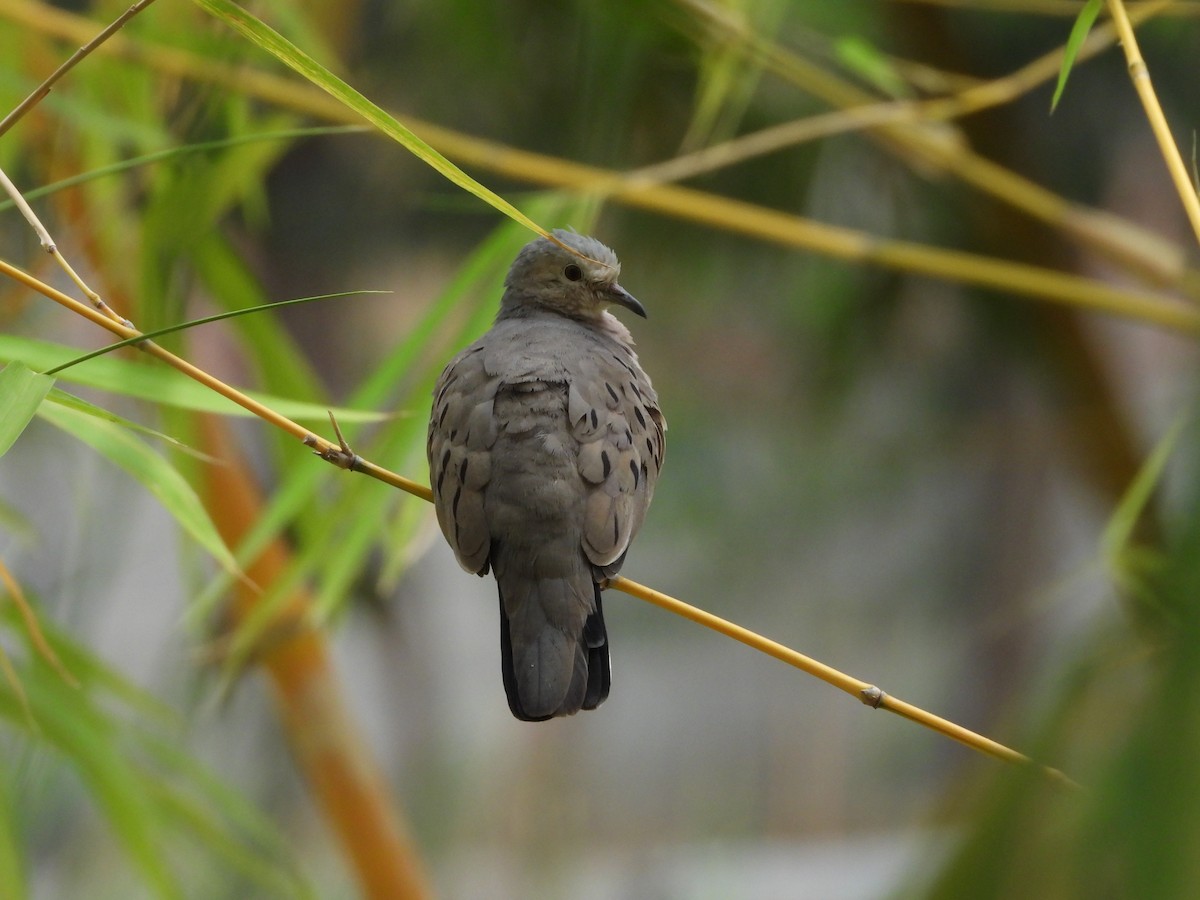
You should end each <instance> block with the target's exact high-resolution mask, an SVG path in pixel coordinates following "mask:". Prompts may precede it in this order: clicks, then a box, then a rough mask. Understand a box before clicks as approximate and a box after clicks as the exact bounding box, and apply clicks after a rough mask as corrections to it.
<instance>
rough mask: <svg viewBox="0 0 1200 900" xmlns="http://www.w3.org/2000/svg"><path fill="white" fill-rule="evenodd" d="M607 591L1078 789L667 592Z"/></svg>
mask: <svg viewBox="0 0 1200 900" xmlns="http://www.w3.org/2000/svg"><path fill="white" fill-rule="evenodd" d="M608 587H610V588H613V589H614V590H618V591H621V592H622V593H625V594H629V596H631V597H637V598H638V599H639V600H645V601H646V602H647V603H652V604H654V605H655V606H658V607H660V608H661V609H665V610H667V611H668V612H672V613H674V614H675V615H677V616H681V617H683V618H685V619H688V620H690V621H692V622H695V623H696V624H697V625H702V626H703V627H705V628H708V629H710V630H711V631H716V632H718V633H719V634H723V635H725V636H726V637H730V638H733V639H734V640H735V641H739V642H741V643H743V644H745V645H746V646H748V647H752V648H754V649H755V650H757V651H759V652H760V653H765V654H766V655H767V656H770V657H773V658H774V659H778V660H779V661H781V662H785V663H787V664H788V665H789V666H794V667H795V668H797V669H799V670H800V671H802V672H805V673H807V674H809V675H812V676H813V677H814V678H819V679H820V680H821V681H824V682H825V683H826V684H830V685H833V686H834V687H835V688H838V689H839V690H841V691H844V692H845V693H847V694H849V695H850V696H852V697H854V698H855V699H856V700H858V701H860V702H861V703H863V704H865V705H867V706H870V707H871V708H872V709H885V710H887V711H888V712H892V713H895V714H896V715H898V716H902V717H903V718H905V719H908V720H909V721H910V722H915V723H917V724H918V725H922V726H924V727H925V728H928V729H931V730H932V731H936V732H937V733H938V734H941V735H944V736H946V737H948V738H952V739H953V740H956V741H958V742H959V743H960V744H964V745H965V746H967V747H970V748H971V749H973V750H978V751H979V752H980V753H985V754H987V755H988V756H993V757H995V758H996V759H1001V760H1004V761H1005V762H1010V763H1019V764H1022V765H1037V766H1038V768H1039V769H1040V770H1041V771H1042V773H1043V774H1045V775H1047V776H1048V777H1050V778H1053V779H1054V780H1056V781H1058V782H1060V783H1062V784H1064V785H1068V786H1070V787H1075V788H1077V787H1079V785H1078V784H1076V783H1075V782H1074V781H1072V780H1071V779H1070V778H1068V777H1067V776H1066V775H1064V774H1063V773H1062V772H1060V771H1059V770H1058V769H1053V768H1050V767H1049V766H1044V765H1041V764H1035V763H1034V762H1033V760H1031V759H1030V758H1029V757H1028V756H1026V755H1025V754H1023V753H1018V752H1017V751H1016V750H1013V749H1010V748H1009V747H1006V746H1004V745H1003V744H1001V743H998V742H996V741H993V740H992V739H991V738H986V737H984V736H983V735H981V734H977V733H975V732H974V731H971V730H969V729H967V728H963V727H962V726H961V725H956V724H954V723H953V722H951V721H949V720H947V719H943V718H941V717H940V716H935V715H933V714H932V713H929V712H926V711H925V710H923V709H921V708H920V707H918V706H913V705H912V704H911V703H906V702H905V701H903V700H900V699H898V698H896V697H892V696H889V695H888V694H885V693H884V692H883V691H882V690H880V689H879V688H878V687H876V686H875V685H873V684H869V683H868V682H866V681H860V680H859V679H857V678H855V677H854V676H852V675H847V674H846V673H845V672H840V671H838V670H837V669H835V668H833V667H832V666H827V665H825V663H822V662H818V661H817V660H815V659H813V658H812V657H809V656H805V655H804V654H803V653H797V652H796V651H795V650H792V649H791V648H790V647H785V646H784V645H783V644H780V643H777V642H775V641H772V640H770V639H769V638H765V637H763V636H762V635H761V634H758V633H756V632H753V631H750V630H749V629H747V628H743V627H742V626H741V625H735V624H734V623H733V622H730V621H728V620H727V619H722V618H721V617H720V616H715V615H713V614H712V613H710V612H705V611H704V610H702V609H697V608H696V607H694V606H691V605H689V604H687V603H684V602H683V601H682V600H678V599H676V598H675V597H672V596H670V595H669V594H664V593H662V592H661V591H656V590H654V589H653V588H649V587H646V586H645V585H643V584H638V583H637V582H636V581H631V580H629V579H628V578H625V577H623V576H620V575H618V576H616V577H613V578H610V579H609V580H608Z"/></svg>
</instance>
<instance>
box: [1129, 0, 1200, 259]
mask: <svg viewBox="0 0 1200 900" xmlns="http://www.w3.org/2000/svg"><path fill="white" fill-rule="evenodd" d="M1108 11H1109V14H1110V15H1111V16H1112V19H1113V23H1114V25H1115V26H1116V29H1117V36H1118V37H1119V38H1120V41H1121V46H1122V47H1123V48H1124V49H1125V59H1126V61H1127V62H1128V64H1129V77H1130V78H1131V79H1132V80H1133V87H1134V89H1135V90H1136V91H1137V94H1138V98H1139V99H1140V100H1141V101H1142V108H1143V109H1145V111H1146V119H1147V120H1148V121H1149V122H1150V130H1151V131H1153V132H1154V139H1155V140H1156V141H1158V149H1159V150H1160V151H1161V152H1162V155H1163V160H1164V161H1165V162H1166V164H1167V172H1168V173H1170V175H1171V181H1172V182H1174V184H1175V190H1176V191H1178V192H1179V199H1180V200H1181V201H1182V202H1183V209H1184V211H1185V212H1186V213H1187V217H1188V221H1189V222H1190V223H1191V225H1192V230H1193V231H1194V232H1195V233H1196V241H1197V243H1200V195H1197V193H1196V187H1195V185H1193V184H1192V180H1191V178H1190V177H1189V176H1188V170H1187V166H1186V165H1184V163H1183V157H1182V156H1180V154H1179V148H1178V147H1177V146H1176V145H1175V138H1174V137H1173V136H1172V135H1171V126H1170V125H1169V124H1168V123H1167V117H1166V115H1164V114H1163V110H1162V106H1161V105H1159V102H1158V95H1157V94H1155V93H1154V85H1153V84H1152V83H1151V81H1150V69H1149V68H1147V66H1146V62H1145V60H1143V59H1142V51H1141V50H1140V49H1138V44H1137V38H1136V37H1135V36H1134V33H1133V25H1132V24H1131V23H1130V21H1129V16H1128V14H1127V13H1126V11H1125V4H1124V3H1122V2H1121V0H1108Z"/></svg>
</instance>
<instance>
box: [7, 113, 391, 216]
mask: <svg viewBox="0 0 1200 900" xmlns="http://www.w3.org/2000/svg"><path fill="white" fill-rule="evenodd" d="M366 130H367V128H366V126H363V125H322V126H317V127H313V128H287V129H283V130H276V131H260V132H256V133H254V134H239V135H237V136H236V137H230V138H222V139H220V140H215V141H197V142H196V143H194V144H183V145H181V146H179V147H168V148H166V149H165V150H156V151H155V152H153V153H145V154H142V155H141V156H133V157H130V158H129V159H123V160H121V161H120V162H116V163H112V164H111V165H107V166H98V167H96V168H95V169H91V170H89V171H87V172H80V173H79V174H78V175H72V176H71V177H70V178H63V179H61V180H59V181H53V182H51V183H50V184H45V185H42V186H41V187H36V188H30V189H29V190H22V191H21V194H22V196H24V197H25V199H26V200H28V201H32V200H37V199H38V198H39V197H48V196H50V195H51V194H56V193H58V192H59V191H65V190H66V189H67V188H72V187H78V186H79V185H81V184H87V183H88V182H91V181H96V180H97V179H100V178H108V177H109V176H112V175H120V174H122V173H124V172H129V171H132V170H134V169H140V168H142V167H144V166H149V165H153V164H154V163H159V162H169V161H171V160H175V159H178V158H180V157H185V156H189V155H192V154H196V153H211V152H212V151H213V150H227V149H229V148H232V147H238V146H241V145H242V144H257V143H271V142H274V141H298V140H301V139H303V138H308V137H323V136H325V135H331V134H361V133H362V132H364V131H366ZM14 205H15V204H14V203H13V201H11V200H0V212H4V211H5V210H6V209H9V208H11V207H13V206H14Z"/></svg>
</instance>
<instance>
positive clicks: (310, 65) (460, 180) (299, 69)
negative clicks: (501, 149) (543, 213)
mask: <svg viewBox="0 0 1200 900" xmlns="http://www.w3.org/2000/svg"><path fill="white" fill-rule="evenodd" d="M194 2H195V3H196V5H198V6H199V7H201V8H202V9H204V10H205V11H206V12H208V13H210V14H211V15H213V16H216V17H217V18H219V19H222V20H223V21H224V22H226V23H227V24H228V25H230V26H231V27H232V28H233V29H234V30H235V31H237V32H238V33H240V34H241V35H242V36H243V37H245V38H246V39H247V40H249V41H250V42H251V43H254V44H256V45H257V46H259V47H261V48H262V49H263V50H266V51H267V52H268V53H270V54H271V55H272V56H274V57H275V58H276V59H278V60H279V61H280V62H282V63H283V64H284V65H286V66H288V67H289V68H290V69H292V70H293V71H295V72H296V73H298V74H300V75H302V76H304V77H305V78H307V79H308V80H309V81H311V82H312V83H313V84H315V85H316V86H317V87H319V88H321V90H323V91H325V92H326V93H327V94H329V95H330V96H332V97H333V98H335V99H336V100H338V101H340V102H341V103H343V104H344V105H345V106H346V107H347V108H348V109H351V110H353V111H354V112H356V113H358V115H360V116H362V117H363V118H364V119H366V120H367V121H368V122H370V123H371V124H372V125H374V126H375V127H376V128H378V129H379V130H380V131H382V132H383V133H384V134H386V135H387V136H388V137H390V138H392V139H393V140H395V141H397V142H398V143H399V144H401V145H402V146H403V147H404V148H405V149H407V150H408V151H409V152H410V153H412V154H413V155H414V156H416V157H417V158H418V159H420V160H421V161H422V162H424V163H425V164H426V165H428V166H430V167H431V168H433V169H434V170H435V171H437V172H438V173H439V174H441V175H442V176H443V177H444V178H446V179H447V180H449V181H450V182H452V183H454V184H456V185H458V186H459V187H460V188H462V189H463V190H465V191H469V192H470V193H472V194H474V195H475V196H476V197H478V198H479V199H480V200H482V201H484V202H485V203H487V204H488V205H489V206H491V207H493V208H494V209H496V210H498V211H499V212H502V213H504V215H506V216H508V217H509V218H510V219H512V220H513V221H515V222H519V223H520V224H521V225H524V226H525V227H526V228H528V229H530V230H531V231H535V232H537V233H538V234H543V235H544V234H546V230H545V229H544V228H542V227H541V226H540V225H538V224H537V223H536V222H534V221H533V220H532V219H531V218H529V217H528V216H527V215H525V214H524V213H523V212H521V211H520V210H519V209H517V208H516V207H515V206H513V205H512V204H511V203H509V202H508V201H507V200H505V199H504V198H503V197H501V196H500V195H498V194H496V193H494V192H493V191H491V190H490V189H488V188H486V187H484V186H483V185H482V184H480V183H479V182H478V181H476V180H475V179H473V178H471V176H469V175H468V174H467V173H466V172H464V171H463V170H462V169H460V168H459V167H458V166H456V165H454V163H452V162H450V160H448V159H446V157H444V156H442V154H440V153H438V152H437V151H436V150H434V149H433V148H432V147H430V146H429V145H428V144H427V143H425V142H424V141H423V140H421V139H420V138H419V137H417V136H416V135H415V134H413V132H411V131H409V130H408V129H407V128H405V127H404V126H403V125H401V124H400V123H399V122H398V121H396V119H395V118H393V117H392V116H391V115H389V114H388V113H387V112H385V111H384V110H383V109H382V108H380V107H379V106H376V105H375V104H374V103H372V102H371V101H370V100H368V99H367V98H366V97H364V96H363V95H362V94H360V93H359V92H358V91H356V90H355V89H354V88H352V87H350V85H348V84H346V82H344V81H342V80H341V79H340V78H338V77H337V76H336V75H334V74H333V73H332V72H330V71H329V70H328V69H326V68H325V67H324V66H322V65H321V64H320V63H318V62H317V61H316V60H315V59H313V58H312V57H310V56H309V55H308V54H306V53H305V52H304V51H302V50H301V49H300V48H299V47H296V46H295V45H294V44H292V43H291V42H290V41H288V40H287V39H286V38H285V37H283V35H281V34H279V33H278V32H276V31H274V30H273V29H271V28H270V27H269V26H268V25H266V24H265V23H264V22H262V21H261V20H259V19H257V18H255V17H254V16H253V15H251V14H250V13H249V12H247V11H246V10H244V9H242V8H241V7H240V6H237V5H236V4H234V3H231V2H229V0H194Z"/></svg>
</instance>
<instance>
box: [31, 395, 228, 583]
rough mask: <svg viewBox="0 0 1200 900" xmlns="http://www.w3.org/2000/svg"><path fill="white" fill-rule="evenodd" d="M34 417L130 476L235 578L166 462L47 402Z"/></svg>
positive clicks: (113, 429)
mask: <svg viewBox="0 0 1200 900" xmlns="http://www.w3.org/2000/svg"><path fill="white" fill-rule="evenodd" d="M39 415H40V416H41V417H42V418H44V419H45V420H46V421H48V422H50V423H51V424H52V425H55V426H56V427H58V428H61V429H62V430H63V431H65V432H67V433H68V434H70V435H72V436H73V437H75V438H78V439H79V440H81V441H83V442H84V443H85V444H87V445H88V446H90V447H91V448H92V449H93V450H95V451H97V452H98V453H100V454H101V455H102V456H104V457H105V458H107V459H108V460H109V461H110V462H112V463H114V464H115V465H117V466H119V467H120V468H122V469H124V470H125V471H126V472H128V473H129V474H130V475H132V476H133V477H134V478H135V479H136V480H137V481H139V482H140V483H141V484H142V485H143V486H144V487H145V488H146V489H147V490H149V491H150V493H152V494H153V495H154V496H155V497H157V498H158V500H159V502H160V503H162V505H163V507H164V508H165V509H166V510H167V512H169V513H170V514H171V515H172V516H173V517H174V518H175V520H176V521H177V522H178V523H179V524H180V525H181V526H182V527H183V529H184V531H185V532H187V533H188V534H189V535H191V536H192V538H194V539H195V540H196V541H197V543H199V544H200V545H201V546H202V547H203V548H204V549H205V550H207V551H208V552H209V553H210V554H211V555H212V557H213V558H214V559H216V560H217V562H219V563H220V564H221V565H222V567H224V568H225V570H226V571H227V572H230V573H231V574H233V575H240V570H239V569H238V565H237V562H236V561H235V560H234V558H233V554H232V553H230V552H229V548H228V547H226V546H225V542H224V541H223V540H221V536H220V535H219V534H218V533H217V529H216V526H215V525H213V522H212V519H210V518H209V516H208V513H207V512H206V511H205V509H204V504H203V503H201V502H200V498H199V497H197V496H196V492H195V491H193V490H192V487H191V485H190V484H188V483H187V481H186V480H185V479H184V477H183V476H182V475H180V474H179V472H178V471H177V470H176V469H175V468H174V467H173V466H172V465H171V464H170V463H169V462H167V460H166V459H164V458H163V457H161V456H159V455H158V454H157V453H155V452H154V451H153V450H151V449H150V447H149V446H147V445H146V444H145V443H144V442H142V441H141V440H139V439H138V438H136V437H135V436H134V435H132V434H131V433H130V432H128V431H126V430H125V429H124V428H122V427H120V426H118V425H115V424H113V423H112V422H107V421H104V420H101V419H97V418H95V417H94V416H90V415H88V414H86V413H84V412H81V411H79V410H77V409H73V408H70V407H67V406H62V405H59V404H55V403H47V404H45V405H44V406H43V407H42V409H41V410H40V412H39Z"/></svg>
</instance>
